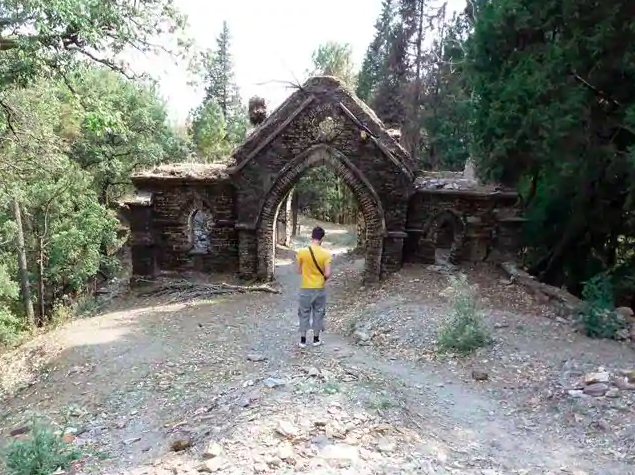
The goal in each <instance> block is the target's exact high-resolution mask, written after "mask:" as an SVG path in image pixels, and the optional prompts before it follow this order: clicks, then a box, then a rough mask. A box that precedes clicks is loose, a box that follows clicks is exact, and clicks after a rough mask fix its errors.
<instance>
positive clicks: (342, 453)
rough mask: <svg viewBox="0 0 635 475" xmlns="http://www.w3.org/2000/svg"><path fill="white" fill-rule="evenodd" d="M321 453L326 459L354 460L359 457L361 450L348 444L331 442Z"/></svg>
mask: <svg viewBox="0 0 635 475" xmlns="http://www.w3.org/2000/svg"><path fill="white" fill-rule="evenodd" d="M320 455H321V456H322V458H324V459H326V460H348V461H354V460H357V459H358V458H359V450H358V449H357V447H352V446H350V445H346V444H331V445H327V446H326V447H324V448H323V449H322V450H321V452H320Z"/></svg>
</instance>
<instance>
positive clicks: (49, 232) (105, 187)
mask: <svg viewBox="0 0 635 475" xmlns="http://www.w3.org/2000/svg"><path fill="white" fill-rule="evenodd" d="M0 10H1V11H2V13H1V14H0V17H1V18H0V56H1V58H2V61H1V62H0V113H1V114H2V122H1V124H0V139H1V140H0V147H1V148H2V153H1V154H0V185H1V186H0V344H2V345H10V344H12V343H14V342H15V341H17V339H18V338H19V336H20V335H21V334H22V333H23V332H28V331H30V330H31V329H33V328H36V327H38V326H44V325H46V324H48V323H49V322H51V321H54V320H56V319H57V318H59V316H60V315H63V314H64V313H65V312H68V311H69V310H68V309H69V307H72V306H73V305H75V302H77V301H78V299H80V298H81V296H82V295H89V294H90V292H91V289H92V288H93V287H94V285H95V283H96V282H97V281H105V280H107V279H108V278H109V277H110V276H112V275H114V273H115V272H116V270H117V266H118V259H117V251H118V249H119V248H120V247H121V244H122V240H123V239H124V238H123V235H122V233H121V232H120V229H119V228H120V224H119V220H118V219H117V213H118V202H119V200H120V198H121V197H122V196H123V195H124V194H125V193H126V192H128V191H129V189H130V185H129V183H130V182H129V177H130V174H131V172H132V171H133V170H136V169H138V168H140V167H146V166H151V165H156V164H159V163H167V162H180V161H188V160H189V161H207V162H217V161H223V160H226V159H227V158H228V156H229V155H230V154H231V150H232V149H233V148H234V147H235V146H236V145H237V144H239V143H240V142H241V141H242V140H243V139H244V138H245V136H246V135H247V134H248V133H249V130H248V129H249V120H248V108H247V105H246V103H245V101H244V99H243V98H242V97H241V94H240V91H239V90H238V87H237V86H236V79H235V74H234V60H237V61H239V60H240V58H233V57H232V51H231V35H230V29H229V26H228V25H227V24H226V23H225V24H223V28H222V32H221V34H220V36H219V38H218V40H217V44H216V45H214V48H213V49H210V50H203V51H195V50H194V49H193V46H195V45H192V42H191V41H189V40H188V38H187V37H186V31H187V30H186V19H185V18H183V16H182V15H181V14H180V13H179V12H178V10H177V9H176V8H175V6H174V4H173V2H172V1H171V0H152V1H150V0H137V1H135V2H128V1H122V2H114V3H113V2H105V3H104V2H101V3H95V2H89V1H87V0H66V1H64V2H62V1H59V0H47V1H43V0H34V1H31V2H28V3H26V4H23V3H13V2H9V3H7V2H4V3H3V4H2V6H1V7H0ZM634 13H635V6H634V5H631V3H630V2H627V1H625V0H615V1H613V2H604V3H598V2H595V1H594V2H591V1H589V0H579V1H572V0H541V1H538V0H471V1H470V2H468V7H467V8H466V9H465V11H462V12H458V13H456V14H452V15H450V14H449V12H448V11H447V10H446V6H445V5H439V4H438V2H435V3H434V4H433V3H432V2H429V1H427V0H384V1H383V4H382V11H381V14H380V16H379V17H378V19H377V22H376V24H375V35H374V38H373V40H372V42H371V43H370V45H369V46H368V50H367V53H366V56H365V59H364V61H363V64H362V65H361V68H360V69H359V70H357V68H356V66H355V64H354V61H353V59H352V57H353V54H352V53H353V52H352V50H351V48H350V47H349V46H348V45H346V44H338V43H326V44H324V45H319V46H318V47H317V48H316V50H315V52H314V54H313V56H312V58H311V63H312V68H311V69H310V70H308V71H307V72H306V73H307V76H308V75H312V74H329V75H334V76H338V77H339V78H341V79H342V80H343V81H344V82H345V83H346V84H347V85H348V86H349V87H350V88H351V89H352V90H354V91H356V93H357V94H358V95H359V96H360V97H361V98H362V99H364V100H365V101H366V102H367V103H368V104H369V105H370V106H371V107H372V108H373V109H374V110H375V111H376V112H377V114H378V115H379V117H380V118H381V119H382V120H383V121H384V123H385V124H386V125H387V126H389V127H398V128H400V129H401V131H402V137H403V143H404V146H405V147H406V148H407V149H408V150H409V152H410V153H411V154H412V155H413V156H414V157H415V158H416V159H417V161H418V163H419V164H420V167H421V169H422V170H435V169H449V170H459V169H461V168H463V165H464V163H465V161H466V159H467V158H468V157H472V159H473V161H474V162H475V163H476V165H477V168H478V171H479V173H480V176H481V178H482V179H483V180H489V181H495V182H499V183H502V184H505V185H507V186H512V187H516V188H517V189H518V190H519V191H520V192H521V195H522V206H523V208H524V212H525V215H526V217H527V218H528V223H527V226H526V249H525V250H524V259H525V264H526V265H527V267H528V268H529V270H530V271H531V272H532V273H533V274H535V275H536V276H538V277H539V278H540V279H541V280H543V281H545V282H547V283H550V284H553V285H556V286H565V287H566V288H568V289H569V290H571V291H572V292H574V293H577V294H581V293H582V289H583V285H584V282H587V281H589V280H590V279H595V280H594V282H602V283H603V284H602V285H603V286H604V288H607V289H609V292H608V294H610V298H615V299H618V300H620V301H624V302H626V303H634V302H633V298H634V295H635V251H634V244H635V217H634V209H635V206H634V197H635V185H634V184H635V152H634V149H633V144H634V143H635V89H633V87H632V84H633V80H634V79H635V29H634V28H633V27H632V26H633V21H634V20H633V18H635V16H634V15H633V14H634ZM219 23H220V22H219ZM160 35H170V36H171V37H174V38H175V41H174V42H173V43H174V45H175V46H174V51H170V53H171V54H174V55H178V56H181V57H183V58H189V60H190V69H191V72H192V74H193V76H194V77H195V78H196V80H195V82H196V83H197V84H199V85H200V86H202V87H203V89H204V91H205V93H204V97H203V100H202V102H201V104H200V105H199V106H198V107H196V108H195V109H194V110H193V111H192V112H191V114H190V117H189V119H188V123H187V127H183V128H181V127H179V126H177V125H175V124H172V123H171V122H170V120H169V117H168V109H167V105H166V104H165V102H164V101H163V100H162V99H161V97H160V94H159V92H158V88H157V86H156V84H155V83H154V82H153V80H152V79H151V78H147V77H137V76H134V75H132V73H131V72H130V70H128V68H127V67H126V65H125V64H123V63H121V61H119V59H118V58H119V57H120V54H121V53H122V52H124V51H129V50H138V51H142V52H151V51H155V50H158V49H165V47H164V46H159V45H157V44H155V41H156V40H155V39H156V38H157V37H158V36H160ZM297 193H298V201H299V203H300V207H301V208H302V209H303V210H304V211H305V212H307V213H309V214H311V215H313V216H315V217H319V218H321V219H327V220H332V221H339V222H350V221H352V220H354V216H355V214H356V207H355V200H354V199H353V197H352V196H351V193H350V191H349V190H348V189H347V188H346V186H345V185H344V184H343V183H342V182H341V181H340V180H339V179H338V178H337V177H336V176H335V175H334V174H333V173H332V172H330V171H328V170H324V169H320V170H314V171H312V172H309V173H308V174H307V176H306V177H305V179H303V181H302V182H301V183H300V184H299V185H298V187H297Z"/></svg>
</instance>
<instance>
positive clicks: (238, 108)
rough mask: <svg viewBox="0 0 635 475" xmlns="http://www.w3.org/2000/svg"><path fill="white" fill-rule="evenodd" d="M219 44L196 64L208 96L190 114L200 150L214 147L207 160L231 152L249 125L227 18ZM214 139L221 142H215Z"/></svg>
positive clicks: (196, 142) (194, 139)
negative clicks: (235, 71)
mask: <svg viewBox="0 0 635 475" xmlns="http://www.w3.org/2000/svg"><path fill="white" fill-rule="evenodd" d="M216 44H217V48H216V50H215V51H211V50H208V51H206V52H204V53H203V54H202V55H201V57H200V60H199V63H198V64H196V65H194V66H193V67H194V69H196V70H197V72H198V74H200V75H202V76H203V78H204V84H205V96H204V99H203V102H202V104H201V105H200V106H199V107H197V109H196V110H195V111H193V112H192V114H191V116H192V124H191V127H190V131H191V132H192V131H197V133H193V132H192V133H193V135H192V139H193V141H194V143H195V145H196V148H197V150H198V151H199V152H201V153H202V152H203V151H207V152H209V151H210V150H214V153H212V154H211V155H210V154H207V155H206V156H205V157H204V158H206V159H208V160H217V159H219V158H222V157H219V154H222V151H227V153H229V150H231V148H232V147H234V146H236V145H237V144H239V143H240V142H241V141H242V140H244V138H245V136H246V134H247V128H248V117H247V108H246V107H245V106H244V104H242V101H241V98H240V94H239V90H238V86H237V85H236V81H235V74H234V64H233V60H232V55H231V52H230V46H231V36H230V33H229V26H228V25H227V22H223V29H222V31H221V33H220V35H219V37H218V38H217V40H216ZM212 103H213V104H216V105H217V106H218V107H215V106H213V105H212ZM215 111H218V113H216V112H215ZM216 121H217V122H218V123H217V122H216ZM198 122H201V123H198ZM219 131H222V133H221V132H219ZM203 137H204V139H202V138H203ZM199 139H201V140H199ZM214 140H219V141H221V142H222V143H214Z"/></svg>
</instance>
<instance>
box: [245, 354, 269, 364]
mask: <svg viewBox="0 0 635 475" xmlns="http://www.w3.org/2000/svg"><path fill="white" fill-rule="evenodd" d="M247 360H248V361H253V362H254V363H258V362H261V361H267V357H266V356H265V355H263V354H261V353H250V354H248V355H247Z"/></svg>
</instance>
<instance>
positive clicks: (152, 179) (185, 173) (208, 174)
mask: <svg viewBox="0 0 635 475" xmlns="http://www.w3.org/2000/svg"><path fill="white" fill-rule="evenodd" d="M131 179H132V182H133V183H134V184H135V185H148V184H152V183H155V184H158V183H162V182H163V183H171V182H173V183H183V182H214V181H225V180H229V179H230V176H229V173H228V170H227V165H225V164H222V163H191V162H188V163H173V164H167V165H160V166H158V167H155V168H152V169H148V170H144V171H140V172H137V173H135V174H134V175H133V176H132V178H131Z"/></svg>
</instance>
